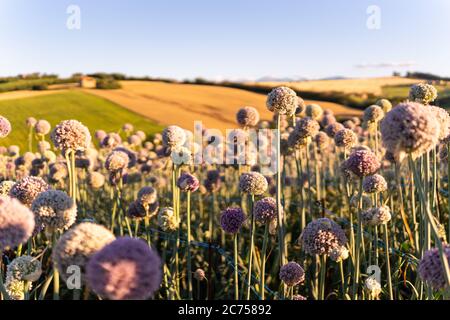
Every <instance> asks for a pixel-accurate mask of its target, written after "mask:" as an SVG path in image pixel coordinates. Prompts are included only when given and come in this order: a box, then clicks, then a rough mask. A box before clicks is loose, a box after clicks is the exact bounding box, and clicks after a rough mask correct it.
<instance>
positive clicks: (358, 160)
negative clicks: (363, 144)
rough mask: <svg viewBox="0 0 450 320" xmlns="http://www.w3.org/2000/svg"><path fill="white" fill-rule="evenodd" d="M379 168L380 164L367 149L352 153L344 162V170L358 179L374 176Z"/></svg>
mask: <svg viewBox="0 0 450 320" xmlns="http://www.w3.org/2000/svg"><path fill="white" fill-rule="evenodd" d="M380 167H381V163H380V161H379V160H378V158H377V156H376V155H375V154H374V153H373V152H372V151H370V150H367V149H357V150H355V151H353V152H352V153H351V154H350V156H349V157H348V159H347V160H346V161H345V162H344V168H345V169H347V170H350V171H351V172H353V173H354V174H355V175H356V176H358V177H360V178H362V177H365V176H370V175H373V174H375V173H376V172H377V171H378V169H380Z"/></svg>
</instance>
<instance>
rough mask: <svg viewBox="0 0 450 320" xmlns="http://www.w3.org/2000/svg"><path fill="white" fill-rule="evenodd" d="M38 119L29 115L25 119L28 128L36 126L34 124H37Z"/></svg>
mask: <svg viewBox="0 0 450 320" xmlns="http://www.w3.org/2000/svg"><path fill="white" fill-rule="evenodd" d="M36 123H37V120H36V119H35V118H33V117H28V118H27V119H26V120H25V124H26V125H27V127H28V128H34V126H35V125H36Z"/></svg>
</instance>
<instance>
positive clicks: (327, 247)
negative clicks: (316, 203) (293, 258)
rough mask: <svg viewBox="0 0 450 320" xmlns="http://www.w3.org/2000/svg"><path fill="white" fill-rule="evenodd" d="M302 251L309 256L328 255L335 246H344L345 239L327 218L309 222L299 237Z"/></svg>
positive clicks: (343, 234) (336, 226) (340, 231)
mask: <svg viewBox="0 0 450 320" xmlns="http://www.w3.org/2000/svg"><path fill="white" fill-rule="evenodd" d="M299 240H300V244H301V246H302V248H303V250H304V251H305V252H306V253H307V254H309V255H311V256H314V255H316V254H317V255H323V254H326V255H329V254H330V253H331V251H332V250H333V249H334V248H335V247H337V246H345V245H346V244H347V237H346V236H345V232H344V230H342V228H341V227H340V226H339V225H338V224H337V223H336V222H334V221H332V220H330V219H328V218H319V219H316V220H313V221H311V222H310V223H308V225H307V226H306V227H305V229H303V232H302V234H301V235H300V239H299Z"/></svg>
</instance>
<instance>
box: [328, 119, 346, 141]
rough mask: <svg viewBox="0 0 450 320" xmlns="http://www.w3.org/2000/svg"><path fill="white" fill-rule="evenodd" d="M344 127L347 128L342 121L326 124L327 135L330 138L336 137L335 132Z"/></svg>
mask: <svg viewBox="0 0 450 320" xmlns="http://www.w3.org/2000/svg"><path fill="white" fill-rule="evenodd" d="M342 129H345V127H344V126H343V125H342V123H339V122H335V123H332V124H329V125H328V126H326V127H325V132H326V133H327V135H328V136H329V137H330V138H334V136H335V134H336V133H337V132H338V131H340V130H342Z"/></svg>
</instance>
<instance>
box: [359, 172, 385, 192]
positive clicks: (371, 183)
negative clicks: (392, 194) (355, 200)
mask: <svg viewBox="0 0 450 320" xmlns="http://www.w3.org/2000/svg"><path fill="white" fill-rule="evenodd" d="M387 188H388V185H387V182H386V180H385V179H384V178H383V176H381V175H379V174H374V175H372V176H367V177H365V178H364V180H363V190H364V192H366V193H374V192H384V191H386V190H387Z"/></svg>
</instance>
